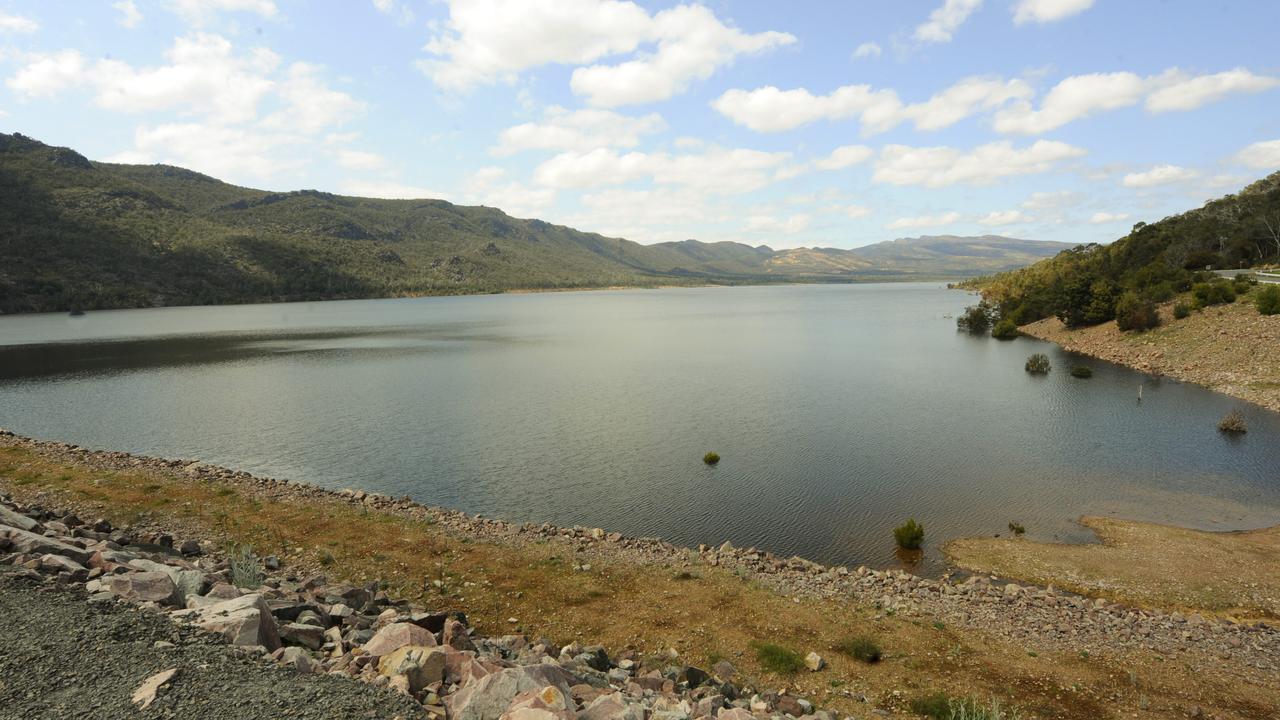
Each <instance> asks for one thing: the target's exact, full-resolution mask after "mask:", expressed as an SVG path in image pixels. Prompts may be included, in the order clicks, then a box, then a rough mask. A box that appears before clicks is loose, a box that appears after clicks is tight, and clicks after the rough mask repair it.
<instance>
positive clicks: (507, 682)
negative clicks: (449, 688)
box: [445, 665, 579, 720]
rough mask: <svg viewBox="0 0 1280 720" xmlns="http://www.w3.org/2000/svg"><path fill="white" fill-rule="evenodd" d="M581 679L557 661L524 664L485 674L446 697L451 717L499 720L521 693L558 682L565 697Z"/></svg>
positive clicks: (467, 719)
mask: <svg viewBox="0 0 1280 720" xmlns="http://www.w3.org/2000/svg"><path fill="white" fill-rule="evenodd" d="M578 682H579V681H578V679H577V678H575V677H574V676H573V675H572V674H570V673H569V672H567V671H566V670H565V669H564V668H562V667H560V666H558V665H525V666H523V667H514V668H506V669H504V670H500V671H498V672H495V673H493V674H491V675H486V676H484V677H482V678H480V679H479V680H477V681H476V682H473V683H470V684H468V685H465V686H463V688H462V689H461V690H458V691H457V692H455V693H453V694H452V695H450V696H449V697H448V698H446V699H445V704H446V706H447V708H448V711H449V712H448V716H449V718H450V720H498V719H499V718H501V717H502V714H503V713H505V712H506V711H507V708H508V707H510V706H511V703H512V701H513V700H515V698H516V696H517V695H519V694H520V693H525V692H529V691H531V690H532V691H536V690H542V689H544V688H546V687H547V686H548V685H552V686H555V687H556V689H557V690H559V691H560V692H561V693H562V694H563V695H564V696H565V697H568V696H569V688H571V687H573V686H574V685H577V684H578Z"/></svg>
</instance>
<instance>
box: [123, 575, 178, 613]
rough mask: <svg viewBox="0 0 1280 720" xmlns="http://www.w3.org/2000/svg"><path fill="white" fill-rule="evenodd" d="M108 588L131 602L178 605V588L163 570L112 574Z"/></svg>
mask: <svg viewBox="0 0 1280 720" xmlns="http://www.w3.org/2000/svg"><path fill="white" fill-rule="evenodd" d="M107 589H108V590H110V591H111V592H112V593H113V594H115V595H116V596H118V597H121V598H124V599H125V600H128V601H130V602H136V603H144V602H153V603H158V604H160V605H177V604H178V602H177V596H178V588H177V586H175V585H174V584H173V580H171V579H170V578H169V576H168V575H167V574H165V573H162V572H135V573H125V574H123V575H112V576H111V579H110V580H108V581H107Z"/></svg>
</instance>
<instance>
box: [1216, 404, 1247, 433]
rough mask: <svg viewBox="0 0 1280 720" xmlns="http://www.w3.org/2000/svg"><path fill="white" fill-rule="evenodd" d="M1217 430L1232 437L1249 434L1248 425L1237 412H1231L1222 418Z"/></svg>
mask: <svg viewBox="0 0 1280 720" xmlns="http://www.w3.org/2000/svg"><path fill="white" fill-rule="evenodd" d="M1218 430H1221V431H1222V432H1224V433H1230V434H1232V435H1243V434H1245V433H1247V432H1249V425H1248V424H1247V423H1246V422H1245V421H1244V415H1241V414H1240V411H1239V410H1232V411H1231V412H1229V413H1227V414H1226V415H1223V416H1222V420H1221V421H1219V422H1218Z"/></svg>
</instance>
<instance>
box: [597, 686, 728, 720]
mask: <svg viewBox="0 0 1280 720" xmlns="http://www.w3.org/2000/svg"><path fill="white" fill-rule="evenodd" d="M748 717H750V716H748ZM578 720H644V706H642V705H640V704H638V703H629V702H627V701H626V699H625V698H623V696H622V693H617V692H615V693H613V694H611V695H601V696H600V697H598V698H596V699H595V700H592V701H591V704H589V705H587V706H586V707H585V708H584V709H583V710H582V711H581V712H579V713H578Z"/></svg>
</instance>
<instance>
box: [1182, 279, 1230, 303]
mask: <svg viewBox="0 0 1280 720" xmlns="http://www.w3.org/2000/svg"><path fill="white" fill-rule="evenodd" d="M1191 294H1192V295H1194V296H1195V298H1196V304H1198V305H1199V306H1200V307H1209V306H1210V305H1226V304H1227V303H1233V302H1235V301H1236V289H1235V286H1234V285H1232V284H1231V281H1229V280H1219V281H1217V282H1202V283H1196V284H1195V285H1192V286H1191Z"/></svg>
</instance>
